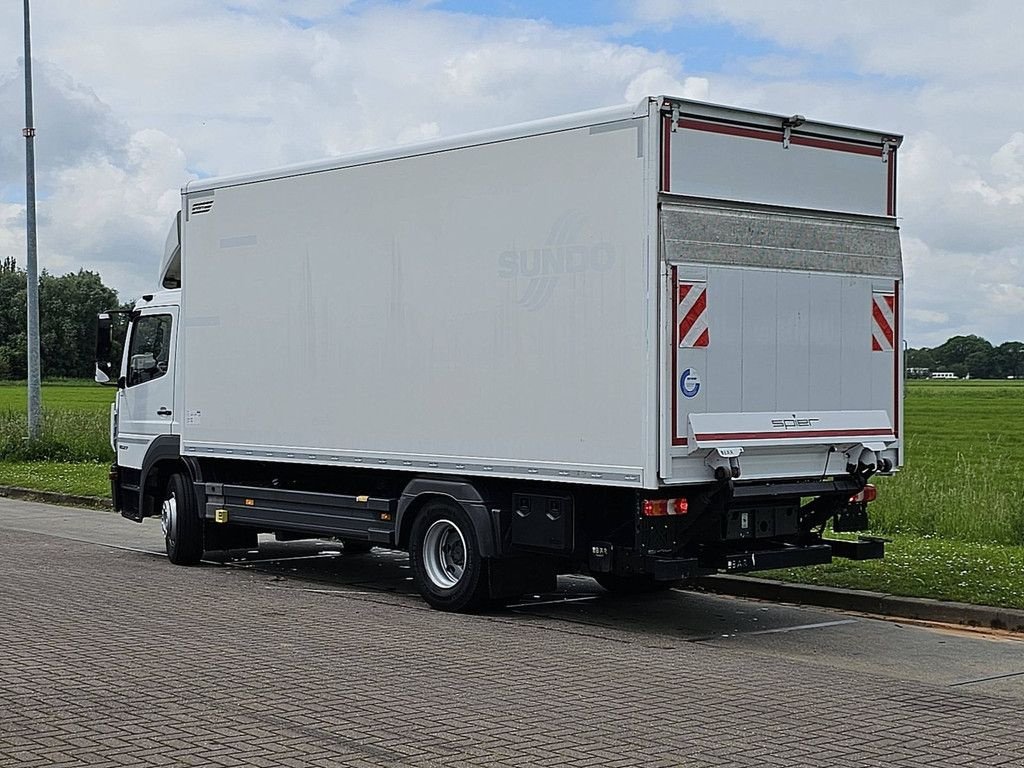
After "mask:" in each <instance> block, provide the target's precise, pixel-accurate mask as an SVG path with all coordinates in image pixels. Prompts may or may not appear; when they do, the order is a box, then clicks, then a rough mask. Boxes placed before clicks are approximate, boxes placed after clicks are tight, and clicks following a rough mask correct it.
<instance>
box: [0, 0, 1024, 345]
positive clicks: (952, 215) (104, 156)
mask: <svg viewBox="0 0 1024 768" xmlns="http://www.w3.org/2000/svg"><path fill="white" fill-rule="evenodd" d="M21 11H22V3H21V2H16V0H6V2H4V3H3V4H2V5H0V258H5V257H7V256H14V257H15V258H16V259H17V261H18V262H19V263H20V264H24V262H25V188H24V173H25V159H24V152H25V146H24V145H25V141H24V139H23V138H22V135H21V129H22V127H23V126H24V91H23V76H24V74H23V73H24V70H23V68H22V67H23V64H22V62H23V55H24V52H23V38H22V13H21ZM1021 29H1024V3H1019V2H1016V0H988V1H987V2H971V1H970V0H958V1H957V2H953V1H951V0H901V2H899V3H892V2H888V1H886V2H878V1H876V0H859V1H858V2H847V1H846V0H831V1H830V2H827V3H825V2H820V1H819V0H774V1H773V2H763V1H762V0H717V1H714V0H636V1H635V2H626V0H594V2H574V1H570V0H566V1H564V2H558V1H552V2H541V1H540V0H496V1H495V2H481V1H478V0H435V1H433V2H432V1H430V0H409V1H406V2H399V1H398V0H392V1H390V2H386V1H384V0H348V2H345V1H343V0H335V1H334V2H330V1H328V0H291V2H286V0H223V1H218V0H174V1H173V2H171V0H146V2H138V0H33V2H32V30H33V34H32V44H33V75H34V81H35V83H34V89H35V100H34V101H35V122H36V126H37V131H38V132H37V138H36V167H37V177H38V219H39V236H38V237H39V263H40V266H41V267H44V268H46V269H48V270H49V271H50V272H52V273H55V274H63V273H65V272H69V271H77V270H79V269H90V270H94V271H97V272H99V273H100V274H101V276H102V277H103V280H104V282H105V283H107V284H108V285H110V286H112V287H113V288H115V289H117V291H118V292H119V294H120V296H121V298H122V299H130V298H134V297H137V296H139V295H141V294H142V293H145V292H147V291H150V290H152V289H153V288H154V287H155V282H156V277H157V276H156V272H157V269H158V265H159V260H160V256H161V253H162V250H163V243H164V239H165V237H166V233H167V229H168V227H169V224H170V220H171V217H172V215H173V213H174V212H175V211H176V210H177V208H178V206H179V191H180V188H181V187H182V186H183V185H184V184H185V183H186V182H187V181H189V180H190V179H193V178H200V177H208V176H220V175H226V174H234V173H242V172H247V171H255V170H261V169H266V168H272V167H276V166H280V165H286V164H291V163H296V162H302V161H306V160H315V159H320V158H323V157H328V156H332V155H338V154H346V153H350V152H354V151H359V150H364V149H371V148H383V147H389V146H394V145H397V144H404V143H409V142H415V141H418V140H424V139H431V138H435V137H443V136H452V135H456V134H459V133H464V132H467V131H472V130H478V129H483V128H489V127H496V126H500V125H507V124H510V123H517V122H522V121H524V120H530V119H534V118H541V117H548V116H552V115H558V114H565V113H570V112H576V111H580V110H584V109H590V108H595V107H602V106H610V105H614V104H620V103H626V102H634V103H635V102H637V101H639V99H640V98H641V97H642V96H644V95H648V94H659V93H667V94H672V95H676V96H684V97H688V98H692V99H700V100H707V101H712V102H715V103H720V104H729V105H735V106H739V107H744V108H749V109H757V110H765V111H769V112H774V113H779V114H795V113H799V114H803V115H806V116H807V117H808V118H811V119H814V120H821V121H826V122H835V123H841V124H848V125H857V126H862V127H868V128H875V129H879V130H884V131H890V132H893V133H900V134H903V135H904V136H905V137H906V138H905V141H904V143H903V146H902V148H901V149H900V161H899V179H898V184H899V193H898V212H899V223H900V227H901V232H902V242H903V250H904V260H905V270H906V288H905V295H906V307H905V309H906V318H905V320H906V323H905V338H906V340H907V342H908V343H909V344H910V345H911V346H914V347H920V346H935V345H938V344H940V343H942V342H943V341H945V340H946V339H947V338H948V337H950V336H953V335H957V334H978V335H980V336H983V337H985V338H987V339H988V340H989V341H991V342H993V343H996V344H998V343H1001V342H1003V341H1007V340H1024V93H1022V90H1024V76H1022V73H1024V44H1022V43H1021V40H1020V35H1019V32H1020V30H1021Z"/></svg>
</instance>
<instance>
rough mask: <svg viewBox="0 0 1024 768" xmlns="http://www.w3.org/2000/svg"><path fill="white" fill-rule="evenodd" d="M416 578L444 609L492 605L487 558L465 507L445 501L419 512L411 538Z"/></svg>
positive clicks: (435, 604) (431, 600) (436, 605)
mask: <svg viewBox="0 0 1024 768" xmlns="http://www.w3.org/2000/svg"><path fill="white" fill-rule="evenodd" d="M409 560H410V562H411V564H412V572H413V579H414V581H415V584H416V588H417V589H418V590H419V592H420V594H421V595H422V596H423V599H424V600H426V601H427V602H428V603H429V604H430V605H431V606H433V607H434V608H437V609H439V610H442V611H459V612H463V613H471V612H473V611H478V610H480V609H481V608H484V607H486V606H487V605H488V597H489V593H488V580H487V561H486V560H484V559H483V557H481V556H480V549H479V547H478V546H477V541H476V530H475V529H474V527H473V521H472V520H470V518H469V515H467V514H466V512H465V510H463V509H462V508H461V507H459V506H457V505H456V504H451V503H447V502H443V501H433V502H430V503H428V504H427V505H426V506H424V507H423V509H422V510H420V512H419V514H417V515H416V519H415V521H413V524H412V534H411V536H410V539H409Z"/></svg>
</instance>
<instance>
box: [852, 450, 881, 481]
mask: <svg viewBox="0 0 1024 768" xmlns="http://www.w3.org/2000/svg"><path fill="white" fill-rule="evenodd" d="M884 450H885V444H884V443H858V444H857V445H855V446H852V447H851V448H850V449H849V450H847V451H846V471H847V472H849V473H850V474H851V475H862V476H863V477H864V479H865V480H867V478H869V477H871V475H873V474H875V473H876V472H888V471H890V470H891V469H892V462H891V461H889V459H886V458H883V457H882V451H884Z"/></svg>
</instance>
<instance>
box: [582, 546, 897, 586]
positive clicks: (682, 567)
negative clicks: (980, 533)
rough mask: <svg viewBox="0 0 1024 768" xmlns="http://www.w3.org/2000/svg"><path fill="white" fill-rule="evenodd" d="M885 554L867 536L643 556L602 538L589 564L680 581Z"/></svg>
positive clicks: (595, 569)
mask: <svg viewBox="0 0 1024 768" xmlns="http://www.w3.org/2000/svg"><path fill="white" fill-rule="evenodd" d="M884 555H885V541H884V540H883V539H875V538H868V537H864V538H861V539H859V540H857V541H845V540H837V539H823V540H821V541H820V542H819V543H816V544H809V545H805V546H795V545H793V546H779V547H776V548H764V549H757V550H752V551H729V550H720V549H719V550H708V551H707V552H705V553H702V554H701V555H700V556H699V557H659V556H651V555H647V556H643V555H638V554H637V553H635V552H633V551H632V550H627V549H621V548H619V549H616V548H615V547H612V546H611V545H610V544H605V543H603V542H600V543H598V545H597V546H594V547H593V548H592V550H591V554H590V562H589V567H590V571H591V573H618V574H623V575H630V574H632V575H638V574H643V575H647V576H650V577H651V578H652V579H654V580H655V581H678V580H681V579H692V578H695V577H697V576H706V575H708V574H712V573H716V572H723V573H745V572H748V571H769V570H774V569H777V568H798V567H801V566H807V565H824V564H826V563H831V562H832V558H833V557H843V558H848V559H850V560H880V559H882V557H884Z"/></svg>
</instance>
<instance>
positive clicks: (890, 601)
mask: <svg viewBox="0 0 1024 768" xmlns="http://www.w3.org/2000/svg"><path fill="white" fill-rule="evenodd" d="M0 496H3V497H8V498H12V499H24V500H26V501H40V502H44V503H47V504H56V505H59V506H62V507H87V508H89V509H100V510H107V511H112V509H113V508H112V506H111V504H110V500H109V499H105V498H99V497H97V496H76V495H74V494H69V493H55V492H53V491H37V490H33V489H31V488H18V487H13V486H0ZM695 586H696V587H697V588H698V589H701V590H704V591H707V592H714V593H715V594H719V595H732V596H734V597H749V598H753V599H756V600H771V601H774V602H779V603H795V604H798V605H800V604H802V605H815V606H820V607H822V608H836V609H838V610H843V611H854V612H856V613H868V614H874V615H876V616H889V617H893V618H902V619H913V620H916V621H934V622H937V623H942V624H961V625H964V626H969V627H986V628H991V629H1004V630H1009V631H1012V632H1024V610H1017V609H1013V608H996V607H992V606H985V605H971V604H970V603H955V602H947V601H943V600H932V599H929V598H924V597H902V596H900V595H890V594H887V593H884V592H869V591H867V590H861V589H840V588H838V587H821V586H815V585H810V584H792V583H790V582H786V581H775V580H773V579H759V578H754V577H752V576H725V575H722V576H704V577H702V578H699V579H697V580H696V582H695Z"/></svg>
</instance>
